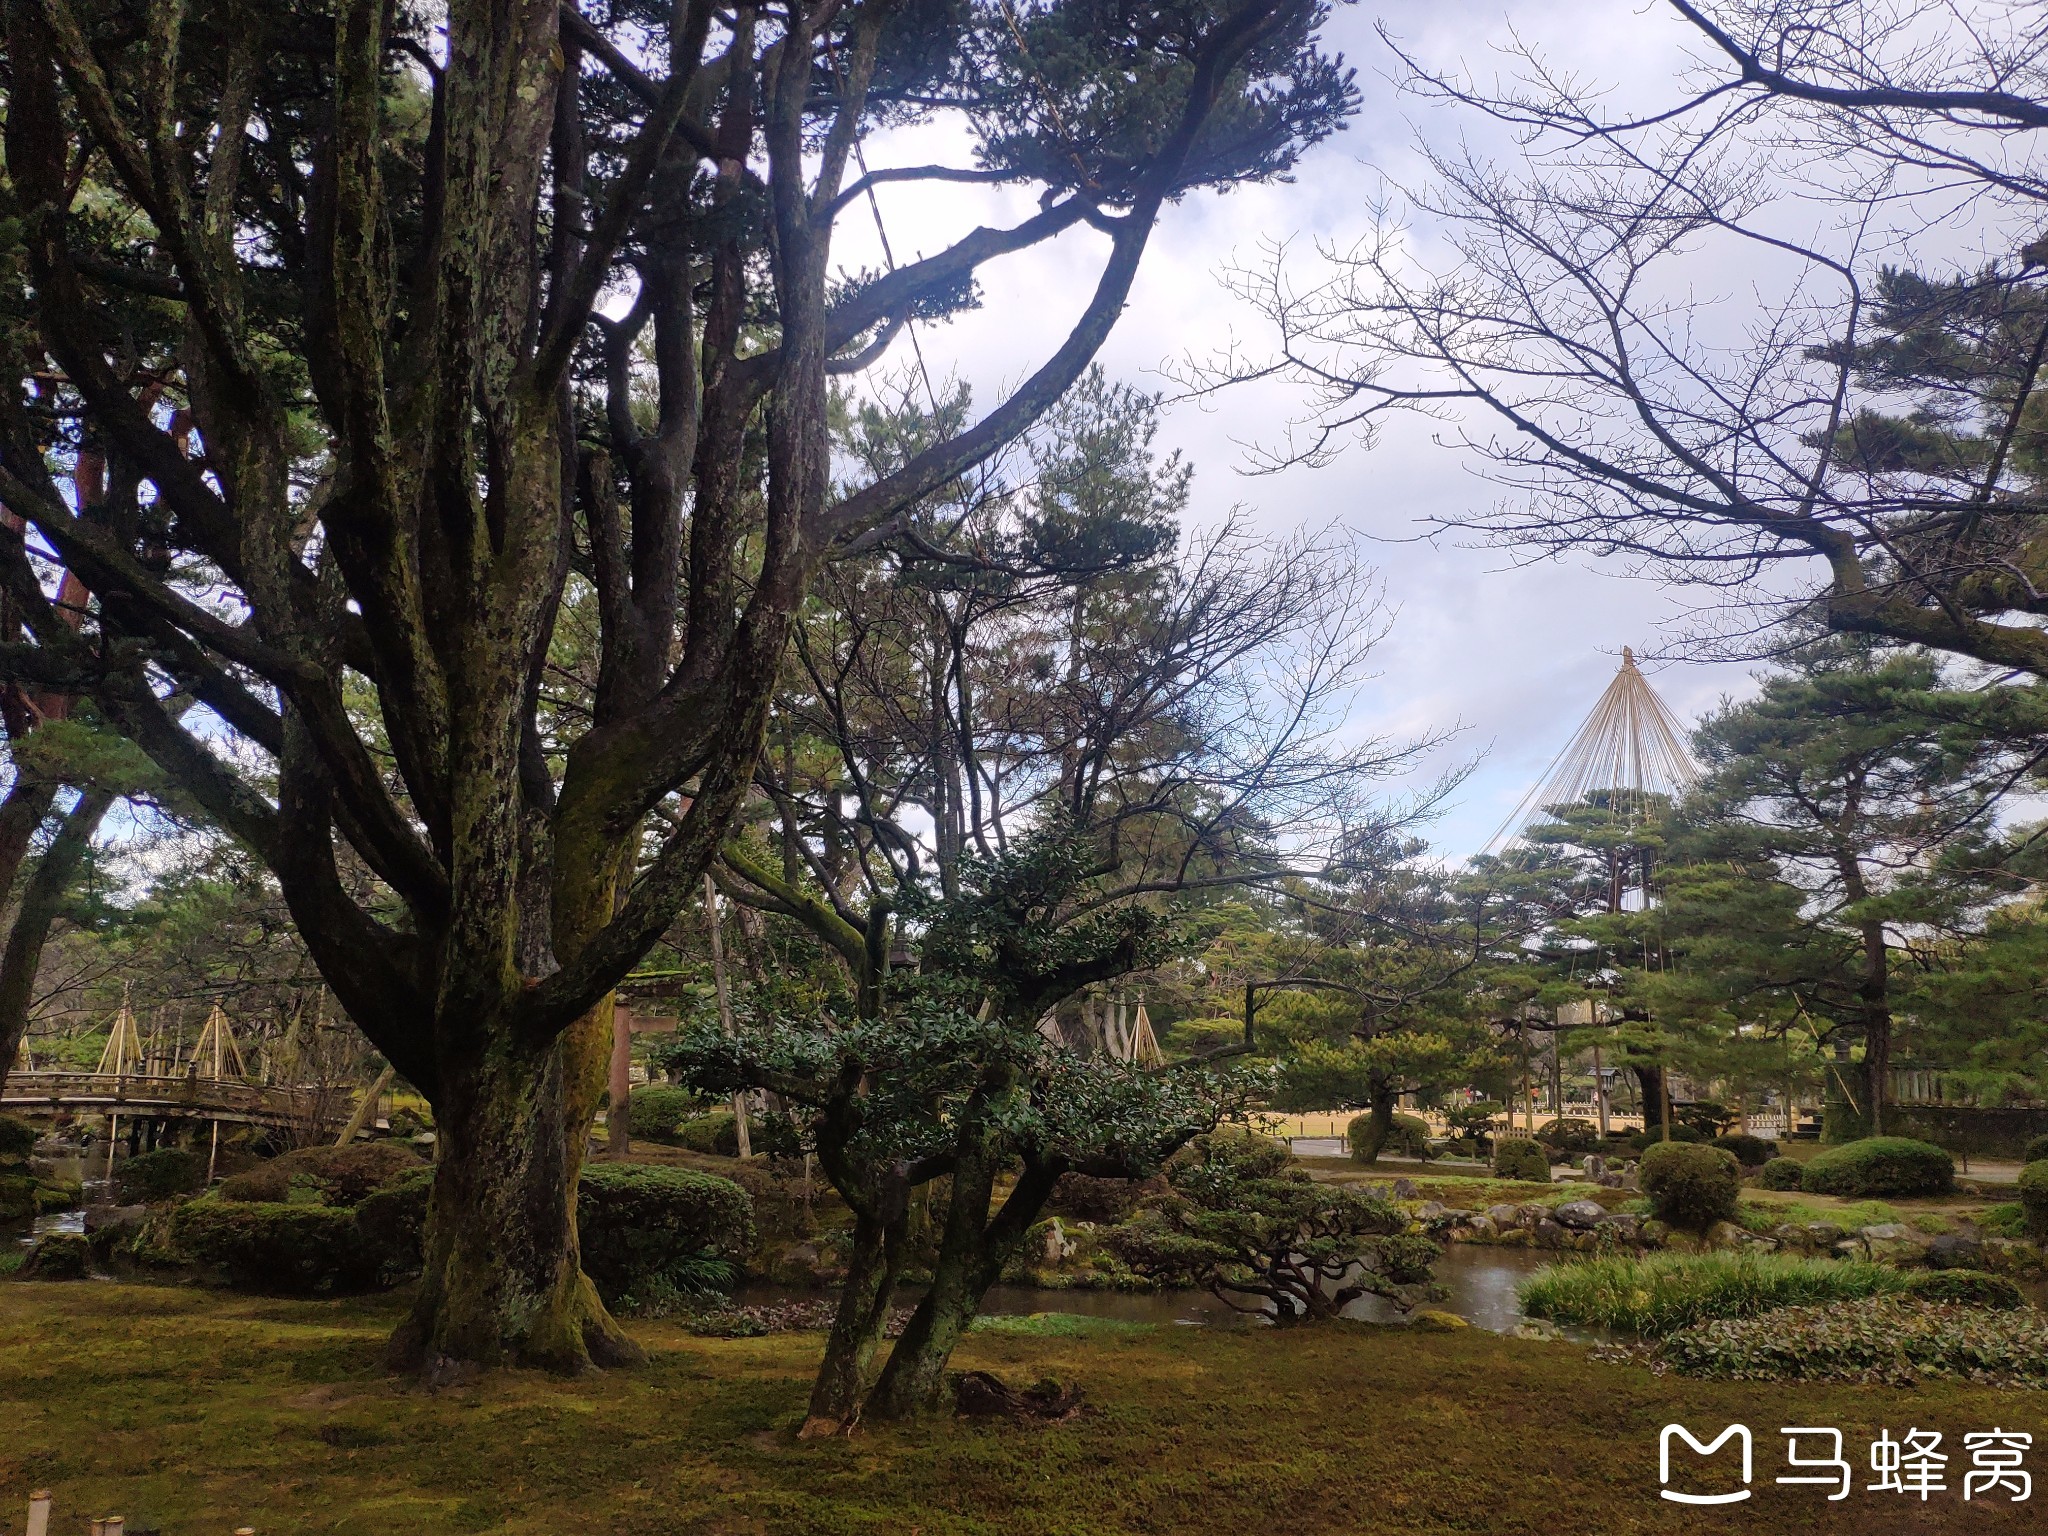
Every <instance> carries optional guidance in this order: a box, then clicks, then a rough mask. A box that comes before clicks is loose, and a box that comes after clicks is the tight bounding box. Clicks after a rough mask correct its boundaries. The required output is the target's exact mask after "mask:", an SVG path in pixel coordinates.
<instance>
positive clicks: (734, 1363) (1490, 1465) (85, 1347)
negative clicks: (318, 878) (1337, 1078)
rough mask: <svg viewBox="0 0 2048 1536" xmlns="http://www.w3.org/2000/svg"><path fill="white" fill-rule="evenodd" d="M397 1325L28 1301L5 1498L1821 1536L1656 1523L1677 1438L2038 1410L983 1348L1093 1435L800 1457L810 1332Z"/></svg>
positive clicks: (116, 1504)
mask: <svg viewBox="0 0 2048 1536" xmlns="http://www.w3.org/2000/svg"><path fill="white" fill-rule="evenodd" d="M404 1309H405V1303H404V1301H403V1299H402V1298H397V1297H368V1298H350V1299H344V1300H328V1301H300V1300H293V1301H279V1300H268V1299H260V1298H254V1297H246V1296H235V1295H231V1294H224V1293H220V1292H202V1291H194V1290H187V1289H177V1288H169V1287H145V1286H128V1285H117V1284H111V1283H102V1284H95V1285H87V1286H34V1285H18V1284H10V1286H9V1287H8V1289H7V1291H6V1293H5V1297H4V1301H0V1401H4V1402H6V1403H8V1404H9V1405H10V1410H9V1418H8V1423H7V1432H6V1433H5V1434H4V1435H0V1489H16V1490H25V1489H29V1488H37V1487H48V1488H51V1489H53V1490H54V1491H55V1495H56V1506H57V1519H56V1520H55V1521H54V1522H53V1524H52V1529H53V1530H62V1531H67V1532H76V1531H82V1530H83V1529H84V1525H85V1522H86V1520H87V1518H89V1517H90V1516H93V1515H97V1514H101V1513H105V1512H108V1511H115V1510H118V1511H121V1512H123V1513H125V1514H126V1515H127V1516H128V1521H129V1525H128V1528H129V1529H130V1530H136V1529H143V1528H155V1529H160V1530H163V1531H166V1532H174V1533H178V1532H205V1531H230V1530H234V1529H236V1528H237V1527H240V1526H250V1527H253V1528H254V1529H256V1530H258V1531H268V1532H287V1531H303V1530H306V1529H308V1528H309V1527H313V1526H317V1527H318V1528H319V1529H321V1530H323V1531H332V1532H335V1533H336V1536H388V1533H390V1532H392V1531H404V1532H406V1533H407V1536H457V1533H469V1532H477V1531H491V1532H493V1533H496V1536H560V1533H561V1532H563V1531H565V1530H582V1529H602V1530H603V1531H605V1532H607V1533H617V1536H670V1533H673V1532H676V1531H679V1530H680V1531H692V1532H695V1531H702V1532H706V1533H708V1536H724V1533H739V1532H751V1533H758V1536H881V1533H885V1532H909V1531H911V1530H918V1531H921V1532H922V1533H923V1536H1010V1533H1020V1532H1037V1533H1046V1536H1141V1533H1142V1536H1212V1533H1215V1532H1222V1531H1260V1530H1265V1529H1267V1528H1269V1527H1271V1526H1272V1525H1273V1524H1274V1523H1275V1511H1282V1512H1284V1514H1285V1520H1284V1524H1285V1527H1286V1529H1287V1530H1289V1531H1298V1532H1302V1533H1307V1536H1322V1533H1332V1536H1334V1533H1339V1532H1342V1533H1356V1532H1363V1531H1370V1532H1372V1533H1373V1536H1454V1533H1459V1536H1462V1533H1479V1532H1484V1533H1487V1536H1556V1533H1560V1532H1570V1531H1577V1530H1596V1529H1597V1530H1601V1531H1612V1532H1615V1533H1641V1536H1655V1533H1662V1532H1681V1533H1683V1536H1739V1533H1744V1532H1756V1531H1770V1532H1772V1533H1774V1536H1776V1533H1786V1536H1816V1533H1821V1532H1830V1531H1838V1530H1841V1529H1844V1527H1843V1526H1842V1525H1841V1523H1840V1521H1839V1520H1838V1519H1837V1518H1836V1516H1837V1514H1838V1511H1837V1510H1836V1508H1835V1507H1834V1506H1831V1505H1828V1504H1827V1503H1826V1502H1825V1501H1824V1500H1823V1499H1820V1498H1817V1497H1816V1496H1815V1490H1813V1489H1811V1488H1799V1487H1779V1486H1777V1485H1776V1484H1775V1483H1774V1482H1773V1481H1772V1480H1771V1471H1772V1469H1771V1468H1770V1466H1769V1465H1768V1464H1767V1463H1766V1462H1765V1460H1764V1457H1765V1454H1766V1452H1765V1446H1764V1442H1763V1437H1762V1434H1761V1433H1759V1436H1758V1448H1757V1449H1758V1463H1759V1464H1758V1476H1757V1478H1756V1480H1755V1493H1754V1497H1753V1498H1752V1499H1750V1500H1749V1501H1747V1502H1745V1503H1744V1504H1742V1505H1739V1506H1736V1507H1735V1508H1734V1509H1733V1510H1732V1511H1730V1512H1727V1513H1722V1512H1718V1511H1714V1510H1687V1511H1684V1512H1683V1517H1682V1518H1680V1516H1679V1515H1678V1514H1677V1513H1674V1514H1673V1515H1672V1516H1671V1518H1669V1519H1665V1518H1662V1517H1660V1515H1659V1510H1660V1506H1659V1505H1658V1503H1657V1501H1656V1497H1655V1493H1654V1491H1652V1490H1654V1487H1655V1477H1656V1462H1655V1454H1656V1453H1655V1449H1654V1447H1655V1445H1656V1442H1657V1435H1658V1431H1659V1428H1660V1427H1661V1426H1662V1425H1664V1424H1667V1423H1672V1422H1674V1421H1675V1422H1682V1423H1687V1424H1691V1425H1693V1426H1695V1428H1699V1427H1703V1426H1719V1425H1723V1424H1730V1423H1736V1422H1743V1423H1750V1424H1759V1423H1761V1415H1762V1414H1764V1413H1766V1412H1768V1413H1770V1414H1772V1415H1774V1416H1775V1415H1782V1417H1773V1419H1772V1423H1773V1424H1774V1425H1775V1424H1777V1423H1787V1424H1840V1425H1843V1426H1844V1427H1845V1428H1846V1427H1849V1426H1856V1427H1858V1429H1862V1430H1870V1431H1871V1432H1873V1433H1874V1428H1875V1426H1876V1425H1877V1424H1880V1423H1884V1422H1887V1420H1888V1418H1892V1417H1894V1416H1896V1417H1897V1418H1899V1419H1903V1418H1904V1417H1905V1416H1906V1415H1907V1414H1909V1413H1910V1416H1911V1418H1910V1422H1912V1423H1914V1424H1916V1425H1918V1426H1919V1427H1921V1428H1923V1429H1930V1430H1936V1431H1941V1432H1943V1433H1944V1434H1946V1435H1947V1436H1948V1443H1949V1444H1953V1445H1956V1446H1960V1445H1961V1443H1962V1436H1963V1435H1964V1434H1965V1433H1967V1432H1972V1431H1976V1430H1980V1429H1984V1428H1988V1427H1989V1426H1991V1425H1993V1424H1998V1423H2010V1422H2012V1420H2013V1418H2014V1416H2015V1413H2016V1412H2018V1411H2020V1410H2021V1409H2022V1408H2024V1407H2025V1406H2026V1404H2025V1403H2022V1402H2019V1401H2016V1400H2015V1399H2014V1398H2013V1397H2012V1396H2011V1395H2010V1394H2009V1393H2002V1392H1996V1391H1991V1390H1987V1389H1983V1388H1978V1387H1973V1386H1970V1385H1969V1384H1967V1383H1965V1382H1956V1381H1931V1382H1927V1383H1924V1384H1923V1385H1922V1386H1921V1387H1920V1388H1918V1389H1916V1390H1915V1391H1914V1392H1913V1394H1912V1395H1911V1397H1910V1398H1906V1397H1892V1396H1889V1395H1884V1396H1873V1394H1872V1392H1871V1391H1870V1389H1869V1388H1867V1387H1860V1386H1842V1387H1834V1386H1816V1385H1810V1384H1799V1383H1795V1384H1793V1385H1790V1386H1786V1387H1774V1388H1772V1389H1770V1391H1769V1392H1768V1394H1767V1395H1762V1396H1760V1395H1759V1392H1758V1389H1757V1388H1755V1387H1753V1386H1745V1385H1741V1384H1735V1385H1727V1384H1723V1383H1719V1382H1714V1381H1688V1380H1682V1379H1678V1378H1676V1377H1658V1376H1654V1375H1652V1374H1651V1373H1650V1372H1648V1371H1646V1370H1643V1369H1640V1368H1637V1367H1631V1366H1619V1365H1610V1364H1603V1363H1600V1362H1598V1361H1595V1360H1591V1359H1589V1358H1588V1356H1587V1353H1586V1352H1585V1351H1584V1350H1583V1349H1581V1348H1579V1347H1578V1346H1576V1345H1571V1344H1555V1343H1551V1344H1546V1343H1534V1342H1525V1341H1521V1340H1516V1339H1504V1338H1500V1337H1497V1336H1495V1335H1492V1334H1488V1333H1486V1332H1484V1331H1482V1330H1480V1329H1476V1328H1470V1329H1463V1330H1460V1331H1457V1332H1454V1333H1424V1332H1422V1331H1420V1330H1408V1329H1375V1328H1369V1327H1365V1326H1362V1325H1349V1324H1345V1325H1337V1326H1334V1327H1331V1328H1328V1329H1297V1330H1294V1331H1292V1332H1291V1333H1275V1332H1274V1331H1272V1330H1266V1329H1230V1328H1160V1329H1157V1330H1156V1331H1154V1332H1151V1333H1110V1334H1095V1335H1090V1336H1086V1337H1078V1338H1076V1337H1045V1336H1032V1335H1020V1334H1015V1333H1003V1332H994V1331H989V1332H976V1333H971V1334H969V1335H968V1337H967V1339H966V1341H965V1343H964V1344H963V1345H962V1348H961V1350H960V1353H959V1355H958V1357H957V1364H958V1365H959V1366H961V1367H962V1368H963V1369H979V1370H988V1371H993V1372H995V1373H996V1374H997V1375H999V1376H1001V1377H1002V1378H1003V1379H1004V1380H1006V1381H1010V1382H1013V1383H1019V1384H1021V1383H1024V1382H1029V1381H1034V1380H1037V1379H1039V1378H1042V1377H1048V1376H1049V1377H1055V1378H1057V1379H1059V1380H1061V1381H1071V1382H1073V1383H1075V1384H1076V1385H1078V1386H1080V1387H1081V1388H1082V1390H1083V1391H1084V1392H1085V1393H1086V1394H1087V1401H1088V1404H1089V1407H1090V1412H1088V1413H1087V1414H1085V1415H1083V1416H1082V1417H1080V1418H1078V1419H1076V1420H1074V1421H1073V1422H1071V1423H1066V1424H1056V1425H1052V1426H1049V1427H1047V1428H1044V1429H1031V1430H1020V1429H1016V1428H1012V1427H1007V1426H996V1425H978V1424H963V1423H956V1422H952V1421H947V1420H938V1421H930V1422H924V1423H919V1424H914V1425H909V1426H905V1427H901V1428H896V1427H890V1426H883V1425H868V1426H864V1427H863V1429H862V1431H861V1433H860V1434H858V1435H856V1436H854V1437H852V1438H850V1439H849V1438H843V1437H842V1438H832V1439H824V1440H812V1441H798V1440H796V1439H795V1437H794V1430H795V1426H796V1425H797V1424H798V1423H799V1422H800V1421H801V1419H802V1416H803V1406H804V1398H805V1394H806V1392H807V1390H808V1387H809V1377H810V1373H811V1372H812V1370H813V1369H814V1368H815V1367H816V1365H817V1361H818V1355H819V1351H820V1349H821V1348H822V1340H821V1339H820V1338H819V1336H818V1335H816V1334H788V1333H785V1334H776V1335H773V1336H770V1337H766V1338H749V1339H735V1340H710V1339H698V1338H693V1337H692V1336H691V1335H690V1334H689V1333H688V1331H687V1330H686V1329H685V1328H684V1327H683V1326H681V1325H680V1324H670V1323H635V1324H633V1325H632V1328H631V1331H632V1333H633V1336H634V1337H635V1339H637V1340H638V1341H639V1342H640V1343H641V1344H643V1345H644V1346H646V1347H647V1349H648V1351H649V1353H650V1355H651V1356H652V1359H651V1361H650V1363H649V1364H648V1365H647V1366H646V1367H645V1368H643V1369H639V1370H633V1371H626V1372H622V1373H604V1374H601V1375H593V1376H588V1377H581V1378H573V1379H562V1378H559V1377H554V1376H549V1375H546V1374H544V1373H541V1372H536V1371H507V1372H501V1373H498V1374H496V1375H493V1376H490V1377H487V1378H485V1379H484V1380H482V1381H480V1382H478V1383H476V1384H475V1385H473V1386H467V1387H463V1388H460V1389H457V1390H453V1391H446V1392H421V1391H418V1390H417V1389H415V1388H414V1387H412V1386H411V1385H410V1384H408V1383H406V1382H403V1381H397V1380H393V1379H392V1378H391V1377H389V1376H388V1375H387V1374H386V1373H385V1371H384V1368H383V1362H382V1356H383V1349H384V1343H385V1340H386V1338H387V1336H388V1335H389V1333H390V1330H391V1329H392V1327H393V1326H394V1325H395V1324H396V1323H397V1322H398V1320H399V1319H400V1317H402V1316H403V1314H404ZM1898 1432H1899V1431H1898V1429H1897V1428H1896V1427H1895V1428H1894V1434H1895V1435H1896V1434H1897V1433H1898ZM1536 1440H1540V1442H1541V1447H1542V1449H1541V1454H1540V1456H1539V1457H1535V1458H1534V1459H1532V1452H1531V1450H1530V1446H1531V1444H1532V1443H1533V1442H1535V1441H1536ZM1782 1444H1783V1442H1782V1441H1779V1442H1776V1445H1777V1446H1778V1447H1779V1448H1782ZM1538 1461H1540V1463H1541V1465H1540V1466H1538V1465H1537V1463H1538ZM1954 1465H1955V1463H1951V1468H1952V1469H1953V1467H1954ZM1646 1469H1647V1470H1646ZM1779 1470H1782V1465H1780V1467H1779ZM1951 1484H1952V1486H1953V1485H1954V1484H1955V1479H1954V1478H1953V1476H1952V1477H1951ZM1823 1491H1825V1490H1823ZM1948 1497H1949V1498H1950V1499H1951V1500H1954V1499H1955V1498H1956V1495H1953V1494H1951V1495H1949V1496H1948ZM2000 1508H2002V1506H2001V1507H1989V1506H1987V1507H1985V1508H1983V1509H1982V1511H1981V1514H1979V1513H1975V1512H1976V1511H1978V1509H1979V1506H1978V1505H1977V1504H1972V1505H1969V1506H1964V1505H1962V1504H1960V1503H1959V1502H1951V1503H1947V1504H1940V1505H1938V1506H1937V1505H1930V1506H1928V1508H1927V1509H1923V1508H1922V1507H1921V1505H1920V1503H1919V1501H1918V1500H1910V1499H1908V1500H1900V1499H1882V1498H1879V1497H1877V1496H1874V1495H1873V1496H1869V1497H1863V1496H1859V1498H1858V1500H1857V1501H1856V1503H1855V1504H1854V1506H1853V1509H1854V1515H1855V1518H1854V1522H1853V1524H1854V1528H1855V1530H1856V1531H1857V1532H1858V1536H1894V1533H1896V1536H1905V1533H1908V1532H1926V1531H1928V1530H1932V1529H1935V1528H1937V1527H1939V1528H1943V1529H1946V1527H1945V1526H1941V1525H1940V1520H1949V1521H1951V1522H1952V1523H1953V1522H1954V1521H1955V1520H1956V1519H1957V1518H1958V1517H1957V1515H1956V1513H1955V1512H1957V1511H1970V1512H1973V1513H1971V1523H1972V1524H1973V1525H1974V1524H1980V1523H1981V1524H1983V1525H1984V1527H1985V1529H1987V1530H1993V1531H2004V1530H2010V1531H2013V1532H2015V1533H2017V1532H2019V1531H2023V1530H2026V1529H2029V1526H2028V1524H2027V1521H2028V1520H2030V1519H2031V1518H2033V1516H2032V1511H2033V1508H2034V1506H2033V1505H2031V1504H2022V1505H2018V1506H2014V1507H2013V1508H2012V1509H2011V1510H2010V1511H2008V1512H2007V1513H2006V1516H2005V1517H2004V1523H2001V1516H2000ZM1929 1509H1933V1510H1937V1511H1938V1513H1939V1516H1940V1519H1939V1520H1934V1523H1933V1524H1930V1523H1929V1522H1930V1520H1931V1519H1933V1517H1932V1516H1930V1514H1929V1513H1928V1510H1929ZM12 1518H13V1519H14V1520H15V1521H16V1522H17V1523H18V1522H19V1519H20V1513H19V1509H18V1508H17V1509H15V1510H14V1511H13V1512H12ZM16 1528H17V1529H18V1524H17V1527H16Z"/></svg>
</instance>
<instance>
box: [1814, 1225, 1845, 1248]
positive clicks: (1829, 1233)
mask: <svg viewBox="0 0 2048 1536" xmlns="http://www.w3.org/2000/svg"><path fill="white" fill-rule="evenodd" d="M1806 1235H1807V1237H1808V1238H1809V1239H1810V1240H1811V1241H1812V1243H1813V1246H1814V1247H1816V1248H1832V1247H1834V1246H1835V1244H1837V1243H1839V1242H1840V1241H1841V1240H1842V1229H1841V1228H1840V1227H1838V1226H1836V1225H1835V1224H1834V1223H1833V1222H1832V1221H1809V1222H1808V1223H1807V1224H1806Z"/></svg>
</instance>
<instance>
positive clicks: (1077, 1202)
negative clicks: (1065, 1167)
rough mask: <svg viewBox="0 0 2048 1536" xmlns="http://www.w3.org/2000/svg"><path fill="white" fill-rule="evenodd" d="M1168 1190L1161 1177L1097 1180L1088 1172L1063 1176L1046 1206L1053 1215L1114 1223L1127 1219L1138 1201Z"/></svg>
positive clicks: (1053, 1189) (1070, 1219)
mask: <svg viewBox="0 0 2048 1536" xmlns="http://www.w3.org/2000/svg"><path fill="white" fill-rule="evenodd" d="M1165 1192H1166V1181H1165V1180H1164V1179H1161V1178H1152V1179H1146V1180H1143V1181H1139V1180H1135V1179H1097V1178H1091V1177H1090V1176H1089V1175H1087V1174H1085V1173H1066V1174H1061V1175H1060V1181H1059V1183H1057V1184H1055V1185H1053V1187H1052V1198H1051V1199H1050V1200H1048V1201H1046V1203H1045V1208H1046V1210H1047V1211H1048V1212H1050V1213H1051V1214H1052V1215H1054V1216H1064V1217H1065V1218H1066V1219H1067V1220H1068V1221H1092V1222H1095V1223H1096V1224H1098V1225H1100V1226H1113V1225H1115V1224H1116V1223H1117V1222H1119V1221H1126V1220H1128V1219H1129V1218H1130V1215H1131V1213H1132V1212H1133V1211H1135V1210H1136V1209H1137V1208H1138V1206H1139V1204H1140V1203H1141V1202H1142V1201H1144V1200H1145V1199H1147V1198H1148V1197H1150V1196H1153V1195H1160V1194H1164V1193H1165Z"/></svg>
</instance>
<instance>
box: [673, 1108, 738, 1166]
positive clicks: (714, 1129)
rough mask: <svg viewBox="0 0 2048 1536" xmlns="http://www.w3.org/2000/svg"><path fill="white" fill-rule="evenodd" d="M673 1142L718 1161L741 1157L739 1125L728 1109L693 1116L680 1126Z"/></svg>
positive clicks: (674, 1134) (680, 1122)
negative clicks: (718, 1159)
mask: <svg viewBox="0 0 2048 1536" xmlns="http://www.w3.org/2000/svg"><path fill="white" fill-rule="evenodd" d="M670 1140H672V1141H674V1142H675V1144H676V1145H677V1146H679V1147H683V1148H685V1149H687V1150H688V1151H691V1152H704V1153H709V1154H711V1155H714V1156H717V1157H738V1156H739V1155H740V1122H739V1119H738V1117H737V1116H735V1115H734V1114H733V1112H732V1111H731V1110H729V1109H716V1110H713V1111H712V1112H711V1113H710V1114H708V1115H692V1116H690V1117H689V1118H688V1119H687V1120H682V1121H679V1122H677V1124H676V1125H675V1127H674V1128H673V1131H672V1133H671V1135H670Z"/></svg>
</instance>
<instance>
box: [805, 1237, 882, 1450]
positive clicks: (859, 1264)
mask: <svg viewBox="0 0 2048 1536" xmlns="http://www.w3.org/2000/svg"><path fill="white" fill-rule="evenodd" d="M903 1259H904V1243H903V1223H902V1222H900V1221H898V1222H896V1223H895V1224H893V1225H891V1224H889V1223H885V1222H883V1221H881V1220H879V1219H878V1218H876V1217H873V1216H866V1215H860V1216H856V1217H855V1218H854V1224H853V1252H852V1255H851V1257H850V1258H849V1260H848V1263H847V1268H846V1280H845V1282H844V1284H843V1285H842V1286H841V1287H840V1291H839V1310H838V1312H837V1313H835V1314H834V1315H833V1318H832V1332H831V1334H830V1335H829V1336H828V1337H827V1338H826V1340H825V1358H824V1360H823V1362H822V1363H821V1364H820V1365H819V1367H818V1377H817V1380H816V1381H814V1382H813V1383H812V1384H811V1403H810V1411H809V1413H808V1415H807V1416H806V1418H805V1419H804V1427H803V1429H802V1431H801V1434H802V1435H803V1436H804V1437H806V1438H808V1437H809V1436H812V1435H819V1434H831V1433H832V1432H833V1431H835V1430H837V1429H838V1428H840V1427H841V1426H842V1425H845V1424H847V1423H848V1422H850V1421H851V1420H853V1419H854V1418H856V1417H857V1416H858V1415H859V1411H860V1399H861V1394H862V1393H863V1392H865V1391H866V1390H867V1387H868V1383H869V1381H870V1380H871V1379H872V1374H873V1369H874V1362H875V1353H876V1351H877V1350H879V1349H880V1348H881V1344H882V1335H883V1332H884V1331H885V1330H886V1329H887V1327H888V1324H889V1307H890V1303H891V1302H893V1301H894V1300H895V1298H896V1282H897V1280H898V1278H899V1277H900V1276H901V1275H902V1273H903Z"/></svg>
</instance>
